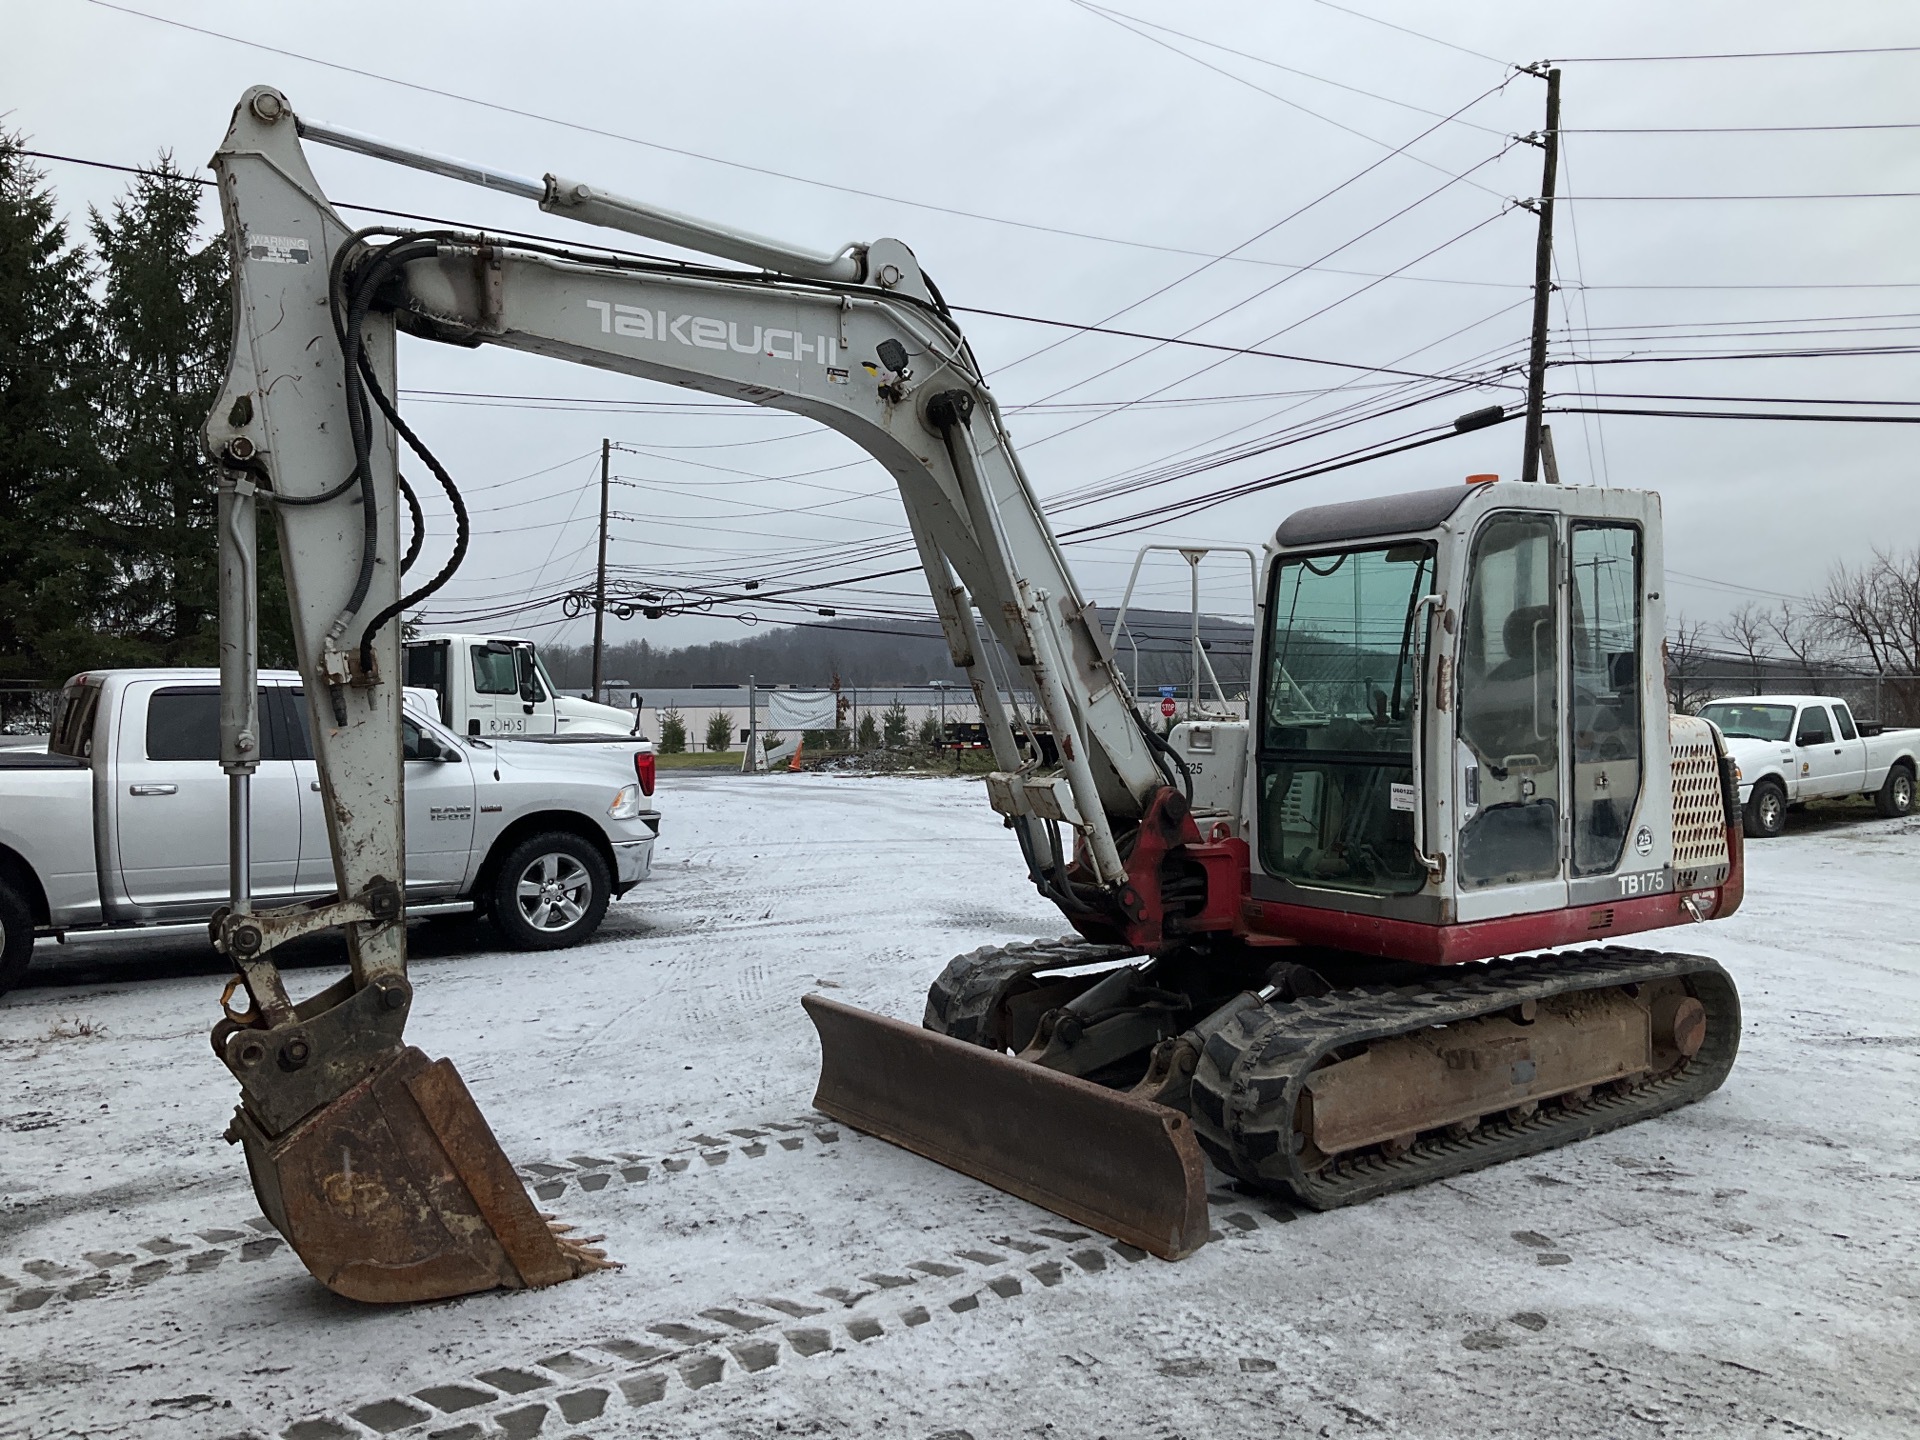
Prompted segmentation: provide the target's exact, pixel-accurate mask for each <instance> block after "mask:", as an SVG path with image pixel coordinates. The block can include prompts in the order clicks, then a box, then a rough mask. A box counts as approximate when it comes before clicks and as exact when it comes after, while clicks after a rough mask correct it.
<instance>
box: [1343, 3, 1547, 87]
mask: <svg viewBox="0 0 1920 1440" xmlns="http://www.w3.org/2000/svg"><path fill="white" fill-rule="evenodd" d="M1314 4H1316V5H1323V6H1325V7H1326V8H1327V9H1329V10H1338V11H1339V12H1340V13H1341V14H1342V15H1351V16H1353V18H1354V19H1356V20H1365V21H1367V22H1368V23H1369V24H1372V25H1384V26H1385V27H1386V28H1387V29H1389V30H1398V31H1399V32H1400V33H1401V34H1402V35H1411V36H1413V38H1414V39H1416V40H1425V41H1426V42H1427V43H1428V44H1430V45H1439V46H1442V47H1444V48H1445V49H1448V50H1458V51H1459V52H1460V53H1461V54H1462V55H1471V56H1473V58H1474V59H1476V60H1486V61H1489V62H1491V63H1492V64H1495V65H1501V66H1505V67H1506V68H1507V69H1510V70H1511V69H1515V68H1517V67H1516V66H1514V65H1513V64H1512V63H1511V62H1510V61H1506V60H1502V59H1501V58H1500V57H1499V56H1497V55H1489V54H1487V52H1486V51H1484V50H1469V49H1468V48H1467V47H1466V46H1465V45H1456V44H1454V43H1453V41H1451V40H1442V39H1441V38H1440V37H1439V36H1437V35H1428V34H1426V33H1425V32H1424V31H1420V30H1409V29H1408V28H1407V27H1406V26H1405V25H1396V24H1394V23H1393V22H1392V21H1391V20H1382V19H1381V18H1380V17H1379V16H1378V15H1369V14H1367V13H1366V12H1365V11H1364V10H1349V9H1348V8H1347V7H1346V6H1344V5H1336V4H1334V3H1333V0H1314Z"/></svg>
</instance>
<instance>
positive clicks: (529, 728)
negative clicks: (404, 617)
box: [404, 631, 640, 736]
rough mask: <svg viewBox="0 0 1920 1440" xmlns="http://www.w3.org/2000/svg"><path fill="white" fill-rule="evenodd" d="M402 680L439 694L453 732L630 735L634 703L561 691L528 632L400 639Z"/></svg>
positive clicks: (444, 720)
mask: <svg viewBox="0 0 1920 1440" xmlns="http://www.w3.org/2000/svg"><path fill="white" fill-rule="evenodd" d="M405 656H406V660H405V668H406V676H405V682H404V683H405V684H406V685H408V686H409V687H413V688H418V689H423V690H431V691H433V693H434V694H435V695H436V696H437V697H439V705H440V723H441V724H443V725H445V726H446V727H447V728H448V729H449V730H452V731H453V732H454V733H455V734H458V735H467V736H476V735H478V736H489V735H511V736H542V735H560V736H566V735H632V734H636V733H638V729H639V724H640V720H639V711H638V709H637V708H636V709H634V710H632V711H628V710H622V709H620V708H619V707H618V706H615V705H600V704H596V703H595V702H594V701H592V700H583V699H580V698H578V697H577V696H573V695H562V694H561V693H560V690H559V687H557V686H556V685H555V684H554V683H553V678H552V677H551V676H550V675H548V674H547V667H546V664H545V663H544V662H543V661H542V660H541V658H540V652H539V650H538V649H536V648H535V646H534V643H533V642H532V641H531V640H527V639H523V638H521V637H519V636H514V635H505V636H495V635H464V634H455V633H452V632H448V631H435V632H432V633H429V634H423V635H416V636H413V637H411V638H409V639H408V640H407V641H406V646H405Z"/></svg>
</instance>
